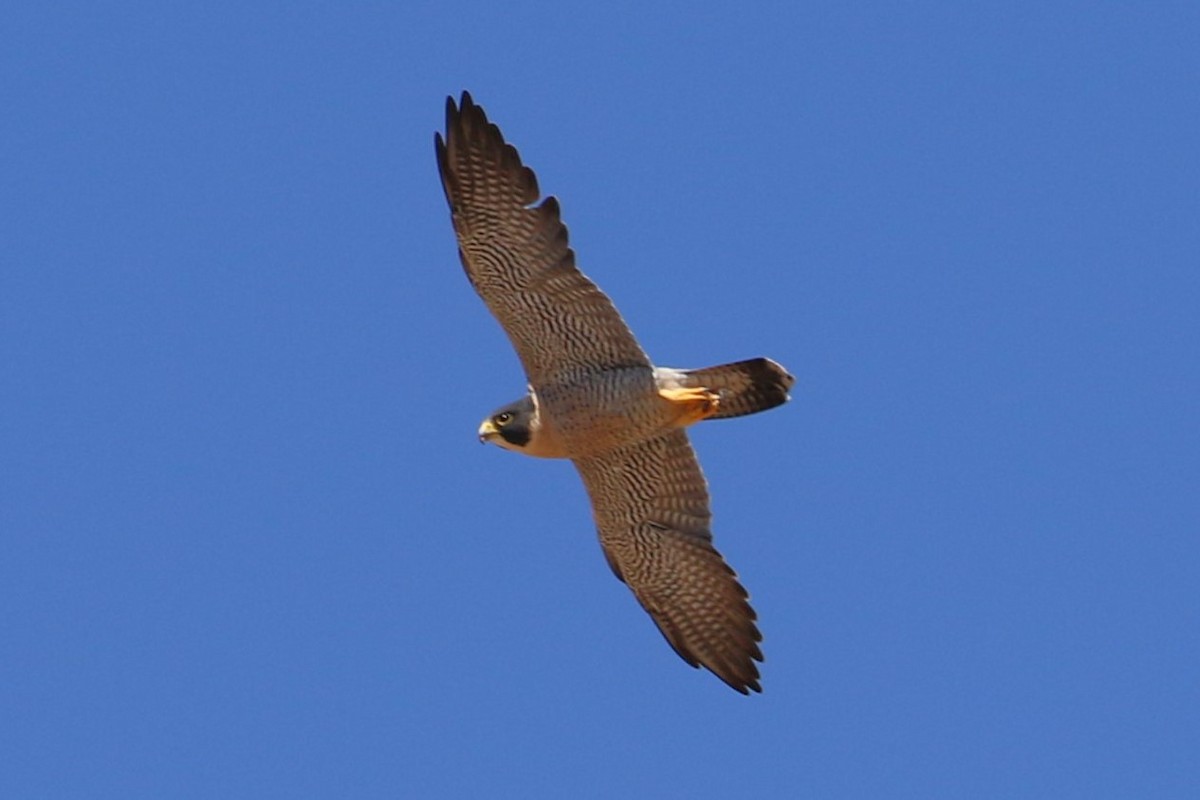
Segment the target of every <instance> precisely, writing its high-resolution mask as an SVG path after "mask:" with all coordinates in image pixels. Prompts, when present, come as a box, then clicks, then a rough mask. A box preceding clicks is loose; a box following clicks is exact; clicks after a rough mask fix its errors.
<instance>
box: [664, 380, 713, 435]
mask: <svg viewBox="0 0 1200 800" xmlns="http://www.w3.org/2000/svg"><path fill="white" fill-rule="evenodd" d="M658 394H659V396H660V397H662V398H663V399H664V400H666V401H667V402H668V403H670V404H671V406H672V408H673V409H674V411H675V414H676V417H675V425H677V426H678V427H680V428H686V427H687V426H688V425H694V424H695V423H697V422H699V421H700V420H702V419H707V418H708V417H711V416H712V415H713V414H716V413H717V408H718V407H719V406H720V405H721V396H720V395H719V394H717V393H716V392H713V391H710V390H708V389H704V388H694V389H682V388H681V389H659V390H658Z"/></svg>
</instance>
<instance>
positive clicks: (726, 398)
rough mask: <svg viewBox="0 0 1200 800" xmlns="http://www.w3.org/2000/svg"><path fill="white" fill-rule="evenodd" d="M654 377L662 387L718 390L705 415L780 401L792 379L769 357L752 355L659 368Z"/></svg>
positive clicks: (734, 413) (750, 410)
mask: <svg viewBox="0 0 1200 800" xmlns="http://www.w3.org/2000/svg"><path fill="white" fill-rule="evenodd" d="M658 381H659V384H660V386H664V387H671V386H677V387H681V388H704V389H711V390H712V391H715V392H718V393H719V394H720V396H721V404H720V406H718V408H717V413H716V414H714V415H713V416H711V417H709V419H728V418H729V417H740V416H744V415H746V414H755V413H757V412H759V411H766V410H767V409H769V408H775V406H779V405H783V404H784V403H786V402H787V401H788V390H789V389H791V388H792V384H794V383H795V382H796V379H795V378H793V377H792V376H791V375H789V374H788V372H787V370H785V369H784V368H783V367H781V366H780V365H779V364H777V363H775V362H774V361H772V360H771V359H769V358H752V359H749V360H747V361H738V362H735V363H733V364H721V365H720V366H716V367H705V368H704V369H686V370H685V369H665V368H659V369H658Z"/></svg>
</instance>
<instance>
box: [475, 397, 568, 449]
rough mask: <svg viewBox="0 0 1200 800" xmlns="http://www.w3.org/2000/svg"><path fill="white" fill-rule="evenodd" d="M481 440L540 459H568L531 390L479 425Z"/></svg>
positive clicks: (497, 410)
mask: <svg viewBox="0 0 1200 800" xmlns="http://www.w3.org/2000/svg"><path fill="white" fill-rule="evenodd" d="M479 441H481V442H491V443H492V444H495V445H499V446H500V447H503V448H504V449H505V450H512V451H513V452H514V453H524V454H525V455H527V456H537V457H538V458H567V457H569V454H568V453H567V451H566V449H565V448H564V447H563V444H562V442H561V441H559V438H558V436H557V435H556V434H555V432H554V428H553V426H551V425H548V424H547V423H546V420H545V419H544V418H543V417H542V415H541V414H540V413H539V411H538V401H537V395H536V394H533V392H532V390H531V391H530V394H527V395H525V396H524V397H522V398H521V399H520V400H517V401H515V402H512V403H509V404H508V405H505V406H500V408H497V409H496V410H495V411H493V412H492V413H491V414H488V416H487V419H485V420H484V421H483V424H482V425H480V426H479Z"/></svg>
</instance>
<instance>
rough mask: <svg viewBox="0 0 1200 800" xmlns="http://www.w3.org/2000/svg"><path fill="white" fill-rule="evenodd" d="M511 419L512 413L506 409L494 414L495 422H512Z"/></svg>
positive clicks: (499, 423)
mask: <svg viewBox="0 0 1200 800" xmlns="http://www.w3.org/2000/svg"><path fill="white" fill-rule="evenodd" d="M512 419H513V415H512V414H511V413H510V412H508V411H504V412H501V413H499V414H497V415H496V424H497V425H507V424H508V423H510V422H512Z"/></svg>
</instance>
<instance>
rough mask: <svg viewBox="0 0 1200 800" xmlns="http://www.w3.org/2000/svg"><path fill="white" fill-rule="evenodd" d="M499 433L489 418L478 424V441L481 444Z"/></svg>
mask: <svg viewBox="0 0 1200 800" xmlns="http://www.w3.org/2000/svg"><path fill="white" fill-rule="evenodd" d="M499 435H500V430H499V429H498V428H497V427H496V425H495V423H493V422H492V421H491V420H490V419H485V420H484V421H483V424H482V425H480V426H479V443H480V444H483V443H485V442H487V441H489V440H490V439H495V438H496V437H497V436H499Z"/></svg>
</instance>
